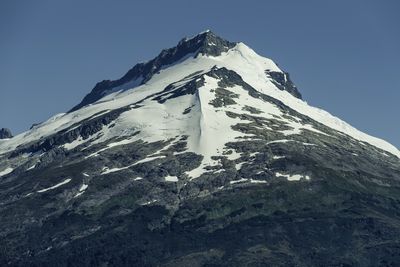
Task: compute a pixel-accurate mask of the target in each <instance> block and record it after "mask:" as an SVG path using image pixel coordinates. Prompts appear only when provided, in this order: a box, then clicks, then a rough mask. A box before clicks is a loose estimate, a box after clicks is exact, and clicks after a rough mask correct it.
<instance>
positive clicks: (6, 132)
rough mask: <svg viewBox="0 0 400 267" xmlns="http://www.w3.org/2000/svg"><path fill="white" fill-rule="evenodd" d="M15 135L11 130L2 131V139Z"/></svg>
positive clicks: (0, 131) (0, 134) (2, 129)
mask: <svg viewBox="0 0 400 267" xmlns="http://www.w3.org/2000/svg"><path fill="white" fill-rule="evenodd" d="M12 137H13V135H12V133H11V130H10V129H7V128H1V129H0V139H6V138H12Z"/></svg>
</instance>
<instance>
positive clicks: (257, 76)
mask: <svg viewBox="0 0 400 267" xmlns="http://www.w3.org/2000/svg"><path fill="white" fill-rule="evenodd" d="M202 34H203V35H204V34H210V32H205V33H202ZM189 40H190V39H186V40H184V41H181V42H188V41H189ZM205 45H207V46H213V45H215V44H213V43H207V44H205ZM213 67H214V68H226V69H228V70H232V71H234V72H236V73H237V74H239V75H240V76H241V78H242V79H243V80H244V81H245V82H246V83H247V84H249V85H251V86H252V87H253V88H254V89H256V90H257V91H259V92H260V93H262V94H265V95H267V96H270V97H272V98H274V99H277V100H279V101H281V102H283V103H284V104H285V105H286V106H288V107H290V108H291V109H293V110H295V111H297V112H299V113H301V114H304V115H306V116H308V117H309V118H311V119H313V120H315V121H317V122H319V123H322V124H324V125H326V126H328V127H330V128H332V129H334V130H337V131H339V132H341V133H343V134H346V135H349V136H351V137H352V138H354V139H356V140H359V141H362V142H366V143H369V144H371V145H373V146H375V147H377V148H380V149H382V150H385V151H387V152H390V153H391V154H393V155H396V156H397V157H400V152H399V150H398V149H397V148H396V147H394V146H393V145H391V144H389V143H388V142H386V141H384V140H381V139H379V138H375V137H372V136H370V135H367V134H365V133H363V132H361V131H359V130H357V129H355V128H354V127H352V126H350V125H349V124H347V123H346V122H344V121H342V120H340V119H338V118H336V117H334V116H332V115H331V114H329V113H328V112H326V111H324V110H321V109H319V108H315V107H312V106H309V105H308V104H307V103H306V102H305V101H303V100H301V99H299V98H297V97H295V96H293V95H292V94H290V93H289V92H287V91H285V90H281V89H279V88H278V87H277V85H276V82H274V81H273V79H272V78H271V76H269V75H268V72H279V73H283V72H282V70H280V69H279V68H278V66H277V65H276V64H275V63H274V62H273V61H272V60H270V59H268V58H264V57H262V56H260V55H258V54H256V53H255V52H254V51H253V50H252V49H251V48H249V47H248V46H246V45H245V44H243V43H237V44H236V45H235V46H234V47H232V48H229V49H227V51H226V52H222V53H221V54H220V55H218V56H214V55H208V54H201V53H200V54H196V53H191V54H188V55H186V56H185V57H183V58H182V59H181V60H180V61H179V62H177V63H176V64H170V65H167V66H163V67H162V68H161V69H160V70H159V71H158V72H157V73H155V74H154V75H152V77H151V78H150V79H149V80H148V81H147V82H146V83H144V84H140V81H141V78H139V79H140V80H139V82H138V80H137V79H134V80H131V81H127V82H126V83H125V84H123V85H120V86H117V87H116V88H111V89H108V90H107V91H105V92H104V96H103V97H102V98H101V99H99V100H97V101H96V102H94V103H92V104H89V105H87V106H84V107H82V108H80V109H78V110H76V111H73V112H70V113H64V114H58V115H56V116H54V117H52V118H50V119H49V120H47V121H46V122H44V123H41V124H40V125H38V126H35V127H34V128H33V129H32V130H29V131H27V132H25V133H22V134H20V135H17V136H15V137H14V138H12V139H7V140H0V153H1V154H4V153H6V152H10V151H12V150H15V149H16V147H17V146H20V145H22V144H26V143H29V142H34V141H35V140H39V139H41V138H45V137H46V136H50V135H52V134H56V133H57V132H60V131H62V130H65V129H67V128H69V127H71V126H73V125H76V124H79V122H80V121H83V120H85V119H88V118H93V117H95V116H99V115H101V114H103V113H105V112H108V111H110V110H114V109H117V108H121V107H125V106H129V105H133V104H135V103H138V102H140V101H141V102H140V106H141V107H140V108H135V109H131V110H129V111H126V112H124V113H122V114H121V116H120V117H119V118H118V119H117V120H116V122H115V126H114V127H112V128H107V127H104V129H103V130H102V131H101V132H99V133H98V134H97V135H96V138H95V140H94V141H93V139H94V138H88V139H86V140H83V139H82V138H80V139H77V140H75V141H74V142H72V143H69V144H65V148H67V149H72V148H74V147H76V146H77V145H80V144H82V143H85V142H93V143H94V144H95V143H100V142H104V141H106V140H108V139H110V138H112V137H115V136H126V137H127V138H130V136H131V135H132V134H133V133H135V132H137V131H138V130H139V131H140V134H139V135H135V137H133V138H130V139H129V140H131V141H134V140H137V139H143V140H145V141H149V142H150V141H156V140H165V139H167V138H174V137H176V136H182V135H188V136H189V143H188V149H189V150H191V151H193V152H196V153H199V154H202V155H205V156H206V157H211V156H212V155H215V154H216V151H222V149H223V147H224V144H225V143H227V142H228V141H231V140H233V139H235V138H237V137H238V136H239V135H240V133H238V132H235V131H233V130H232V129H231V126H232V125H233V123H234V121H235V119H230V118H228V117H227V116H226V115H221V114H225V113H219V112H218V108H215V107H213V106H212V105H210V104H209V102H210V101H212V99H213V98H215V92H213V90H214V89H215V88H217V87H218V85H217V83H218V80H217V79H215V78H212V77H210V76H207V75H205V76H202V75H201V74H204V73H207V72H209V71H210V70H211V69H212V68H213ZM193 76H196V77H197V76H198V77H199V78H198V79H202V78H204V79H205V81H204V85H203V86H202V87H201V88H200V89H199V90H198V93H196V94H186V95H182V96H180V97H176V98H173V99H169V100H168V101H165V102H163V103H159V102H157V101H154V100H152V98H150V96H152V95H157V94H161V92H163V90H165V88H166V87H167V86H169V85H171V84H172V85H173V87H174V88H175V89H177V88H179V87H180V86H183V85H185V83H188V82H189V81H190V80H191V77H193ZM284 77H286V76H284ZM285 79H286V78H285ZM130 87H131V88H130ZM231 91H232V92H233V93H235V94H238V95H239V96H240V97H239V100H238V101H237V102H238V104H239V106H240V107H243V106H245V105H248V106H253V107H257V108H258V109H260V110H261V111H262V112H263V113H264V114H265V116H281V115H282V114H281V113H280V111H279V109H278V108H277V107H276V106H275V105H273V104H271V103H265V101H262V100H260V99H255V98H252V97H249V96H248V95H247V93H246V92H245V91H244V90H243V88H242V89H241V88H239V87H233V88H231ZM189 107H192V108H191V112H190V113H189V114H183V112H184V110H185V109H187V108H189ZM235 108H238V107H227V108H225V109H224V110H225V111H228V110H229V109H235ZM236 122H237V121H236ZM296 127H297V128H299V129H301V128H302V127H303V128H304V127H305V126H304V125H298V126H296ZM69 130H70V129H69ZM99 135H101V137H98V136H99ZM125 142H126V141H125ZM221 153H222V152H221ZM206 162H207V164H208V163H210V162H208V161H206Z"/></svg>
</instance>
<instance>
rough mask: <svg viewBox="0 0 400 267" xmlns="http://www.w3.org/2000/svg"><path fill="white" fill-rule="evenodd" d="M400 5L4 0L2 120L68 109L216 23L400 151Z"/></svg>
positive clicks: (18, 127) (22, 123) (32, 119)
mask: <svg viewBox="0 0 400 267" xmlns="http://www.w3.org/2000/svg"><path fill="white" fill-rule="evenodd" d="M399 13H400V1H397V0H393V1H391V0H382V1H378V0H376V1H370V0H359V1H358V0H353V1H348V0H346V1H343V0H335V1H320V0H314V1H311V0H304V1H298V0H293V1H289V0H282V1H276V0H275V1H257V0H246V1H235V0H230V1H224V0H219V1H215V0H214V1H210V0H202V1H183V0H181V1H178V0H170V1H155V0H147V1H122V0H115V1H105V0H86V1H81V0H79V1H76V0H68V1H59V0H35V1H30V0H26V1H23V0H18V1H16V0H0V128H1V127H7V128H10V129H11V130H12V132H13V133H14V134H16V133H21V132H23V131H26V130H27V129H29V127H30V126H31V125H32V124H33V123H37V122H41V121H44V120H46V119H48V118H49V117H51V116H53V115H55V114H56V113H61V112H66V111H67V110H69V109H70V108H72V107H73V106H74V105H76V104H77V103H79V102H80V100H81V99H82V98H83V97H84V96H85V95H86V94H87V93H89V92H90V90H91V89H92V88H93V87H94V85H95V84H96V83H97V82H99V81H101V80H105V79H118V78H120V77H121V76H122V75H123V74H125V73H126V72H127V71H128V70H129V69H130V68H131V67H132V66H134V65H135V64H136V63H138V62H141V61H146V60H149V59H152V58H153V57H155V56H156V55H157V54H158V53H159V52H160V51H161V50H162V49H163V48H169V47H173V46H175V45H176V44H177V43H178V41H179V40H180V39H182V38H183V37H185V36H189V37H190V36H193V35H196V34H197V33H199V32H201V31H204V30H206V29H210V30H212V31H213V32H215V33H216V34H218V35H219V36H221V37H223V38H225V39H227V40H230V41H241V42H244V43H245V44H247V45H248V46H250V47H251V48H253V49H254V50H255V51H256V52H257V53H258V54H260V55H263V56H265V57H268V58H271V59H273V60H274V61H275V62H276V63H277V64H278V65H279V66H280V67H281V69H283V70H285V71H287V72H289V73H290V75H291V78H292V80H293V81H294V83H295V84H296V85H297V87H298V88H299V90H300V92H301V93H302V95H303V98H304V99H305V100H306V101H307V102H308V103H309V104H311V105H313V106H317V107H320V108H323V109H325V110H327V111H329V112H330V113H332V114H333V115H335V116H337V117H339V118H341V119H343V120H345V121H346V122H348V123H350V124H351V125H353V126H354V127H356V128H358V129H359V130H362V131H364V132H366V133H368V134H371V135H373V136H377V137H380V138H383V139H385V140H387V141H389V142H390V143H392V144H393V145H395V146H397V147H398V148H400V119H399V115H400V79H399V77H400V67H399V62H400V27H399V26H400V16H399V15H398V14H399Z"/></svg>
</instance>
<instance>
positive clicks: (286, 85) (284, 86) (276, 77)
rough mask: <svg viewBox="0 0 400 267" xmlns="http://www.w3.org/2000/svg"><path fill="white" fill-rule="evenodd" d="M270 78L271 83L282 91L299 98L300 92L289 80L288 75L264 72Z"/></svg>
mask: <svg viewBox="0 0 400 267" xmlns="http://www.w3.org/2000/svg"><path fill="white" fill-rule="evenodd" d="M265 73H266V74H267V75H268V76H270V77H271V79H272V82H273V83H274V84H275V85H276V87H278V88H279V89H280V90H282V91H288V92H289V93H290V94H291V95H293V96H295V97H297V98H300V99H302V98H301V94H300V92H299V91H298V90H297V87H296V85H294V83H293V82H292V81H291V80H290V77H289V73H287V72H277V71H268V70H267V71H265Z"/></svg>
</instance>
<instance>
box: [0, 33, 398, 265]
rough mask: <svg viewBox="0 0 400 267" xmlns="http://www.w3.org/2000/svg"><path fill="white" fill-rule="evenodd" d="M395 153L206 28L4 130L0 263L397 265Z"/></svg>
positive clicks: (0, 153)
mask: <svg viewBox="0 0 400 267" xmlns="http://www.w3.org/2000/svg"><path fill="white" fill-rule="evenodd" d="M399 210H400V151H399V150H398V149H397V148H395V147H394V146H392V145H391V144H389V143H387V142H385V141H383V140H381V139H378V138H375V137H372V136H369V135H367V134H365V133H362V132H360V131H358V130H357V129H355V128H353V127H352V126H350V125H349V124H347V123H345V122H343V121H342V120H340V119H338V118H336V117H334V116H332V115H331V114H329V113H328V112H326V111H323V110H321V109H318V108H315V107H311V106H309V105H308V104H307V103H306V102H305V101H303V100H302V96H301V93H300V92H299V90H298V88H297V87H296V86H295V85H294V83H293V82H292V81H291V80H290V77H289V74H288V73H286V72H284V71H283V70H281V69H280V68H279V67H278V66H277V65H276V64H275V63H274V62H273V61H272V60H270V59H268V58H264V57H262V56H260V55H258V54H257V53H255V52H254V51H253V50H252V49H251V48H249V47H248V46H246V45H245V44H243V43H240V42H230V41H227V40H224V39H222V38H220V37H219V36H217V35H215V34H214V33H213V32H211V31H205V32H203V33H200V34H198V35H196V36H195V37H192V38H185V39H182V40H181V41H180V42H179V43H178V44H177V46H176V47H173V48H170V49H166V50H163V51H162V52H161V53H160V54H159V55H158V56H157V57H155V58H154V59H152V60H150V61H148V62H146V63H140V64H137V65H135V66H134V67H133V68H132V69H131V70H129V71H128V72H127V73H126V74H125V75H124V76H123V77H122V78H121V79H118V80H115V81H109V80H106V81H102V82H100V83H98V84H97V85H96V86H95V87H94V88H93V90H92V91H91V92H90V93H89V94H88V95H86V96H85V97H84V99H83V100H82V101H81V102H80V103H79V104H77V105H76V106H75V107H73V108H72V109H71V110H70V111H68V112H67V113H63V114H58V115H55V116H53V117H52V118H50V119H49V120H47V121H46V122H43V123H40V124H36V125H34V126H33V127H32V128H31V129H30V130H29V131H27V132H25V133H22V134H19V135H17V136H14V137H13V138H9V139H3V140H0V215H1V226H0V237H1V242H0V264H1V265H10V266H55V265H58V266H188V265H192V266H395V265H396V263H398V262H400V212H399Z"/></svg>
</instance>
